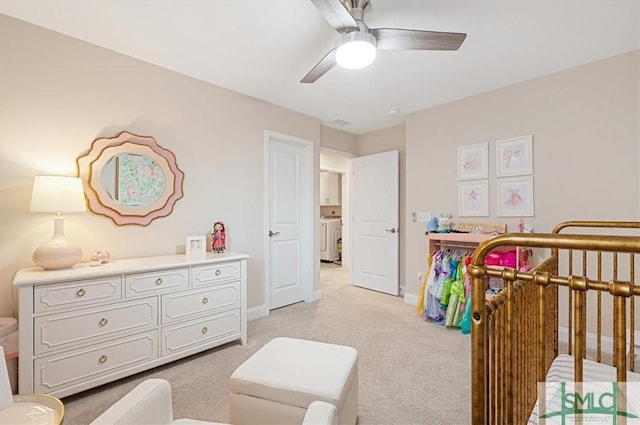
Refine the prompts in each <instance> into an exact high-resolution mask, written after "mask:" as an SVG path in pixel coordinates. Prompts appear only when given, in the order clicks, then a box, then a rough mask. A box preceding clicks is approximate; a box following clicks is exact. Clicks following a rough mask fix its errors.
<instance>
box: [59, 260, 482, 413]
mask: <svg viewBox="0 0 640 425" xmlns="http://www.w3.org/2000/svg"><path fill="white" fill-rule="evenodd" d="M347 279H348V272H347V270H346V269H344V268H340V267H337V266H334V265H323V267H322V271H321V280H322V288H321V289H322V300H321V301H319V302H317V303H313V304H305V303H299V304H294V305H292V306H288V307H284V308H281V309H278V310H274V311H271V313H270V315H269V316H268V317H265V318H262V319H258V320H253V321H251V322H249V324H248V333H249V336H248V339H249V342H248V344H247V345H245V346H242V345H240V344H239V343H232V344H227V345H225V346H223V347H219V348H216V349H213V350H209V351H207V352H205V353H201V354H197V355H194V356H191V357H189V358H187V359H183V360H179V361H177V362H174V363H171V364H170V365H166V366H161V367H158V368H155V369H153V370H150V371H147V372H143V373H140V374H137V375H135V376H132V377H129V378H125V379H122V380H120V381H117V382H115V383H111V384H107V385H104V386H102V387H99V388H96V389H93V390H89V391H86V392H83V393H81V394H77V395H74V396H71V397H67V398H65V399H63V401H64V403H65V420H64V425H73V424H88V423H90V422H91V421H92V420H93V419H94V418H96V417H97V416H98V415H99V414H100V413H102V412H103V411H104V410H106V409H107V408H108V407H109V406H111V405H112V404H113V403H114V402H116V401H117V400H118V399H119V398H120V397H122V396H123V395H124V394H126V393H127V392H129V391H130V390H131V389H133V387H135V386H136V385H137V384H138V383H140V382H141V381H143V380H144V379H147V378H151V377H160V378H164V379H167V380H168V381H169V382H170V383H171V387H172V390H173V406H174V416H175V418H192V419H201V420H208V421H214V422H215V421H217V422H227V421H228V401H229V395H228V388H229V376H230V375H231V373H232V372H233V371H234V370H235V369H236V367H238V366H239V365H240V364H241V363H242V362H243V361H244V360H246V359H247V358H248V357H249V356H251V354H253V353H254V352H256V351H257V350H258V349H259V348H260V347H262V346H263V345H264V344H265V343H267V342H268V341H269V340H271V339H272V338H274V337H277V336H288V337H295V338H304V339H311V340H316V341H323V342H330V343H335V344H343V345H350V346H352V347H355V348H357V349H358V351H359V356H360V357H359V362H360V363H359V371H360V394H359V395H360V401H359V410H358V416H359V417H358V424H359V425H377V424H380V425H393V424H398V425H412V424H416V425H417V424H420V425H422V424H430V425H438V424H467V423H469V422H470V417H471V394H470V382H471V378H470V338H469V336H468V335H463V334H462V333H460V331H459V330H454V329H448V328H444V327H442V326H437V325H434V324H432V323H427V322H425V321H424V320H423V319H421V318H420V317H418V316H417V314H416V312H415V308H414V307H412V306H409V305H406V304H404V303H403V300H402V298H401V297H393V296H390V295H386V294H381V293H378V292H375V291H369V290H366V289H362V288H357V287H354V286H351V285H348V284H346V283H345V282H346V281H347Z"/></svg>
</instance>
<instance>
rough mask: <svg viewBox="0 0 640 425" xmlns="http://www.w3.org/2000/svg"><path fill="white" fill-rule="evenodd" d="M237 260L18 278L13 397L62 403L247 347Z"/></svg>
mask: <svg viewBox="0 0 640 425" xmlns="http://www.w3.org/2000/svg"><path fill="white" fill-rule="evenodd" d="M247 258H248V256H247V255H245V254H238V253H233V252H226V253H224V254H214V253H207V254H206V256H204V255H203V256H196V257H187V256H185V255H168V256H161V257H148V258H135V259H126V260H114V261H112V262H110V263H107V264H103V265H100V266H96V267H90V266H89V265H88V264H79V265H76V266H74V267H73V268H71V269H67V270H52V271H44V270H42V269H40V268H29V269H22V270H20V271H18V272H17V273H16V275H15V277H14V280H13V284H14V286H15V287H16V288H17V289H18V298H19V308H20V311H19V321H18V323H19V327H20V331H19V332H20V334H19V337H20V342H19V391H20V393H31V392H36V393H48V394H52V395H55V396H57V397H65V396H68V395H70V394H74V393H77V392H80V391H84V390H86V389H89V388H92V387H95V386H98V385H101V384H104V383H106V382H110V381H113V380H116V379H119V378H122V377H125V376H128V375H131V374H134V373H137V372H140V371H142V370H145V369H149V368H152V367H155V366H158V365H161V364H164V363H168V362H171V361H173V360H176V359H179V358H182V357H185V356H188V355H191V354H194V353H198V352H200V351H204V350H207V349H209V348H212V347H216V346H218V345H221V344H225V343H227V342H230V341H234V340H241V342H242V344H245V343H246V341H247V319H246V317H247V315H246V304H247V303H246V299H247V295H246V288H247Z"/></svg>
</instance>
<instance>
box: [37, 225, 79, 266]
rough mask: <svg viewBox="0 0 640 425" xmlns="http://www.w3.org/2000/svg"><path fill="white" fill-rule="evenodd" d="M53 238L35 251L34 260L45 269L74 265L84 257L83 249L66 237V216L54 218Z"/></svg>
mask: <svg viewBox="0 0 640 425" xmlns="http://www.w3.org/2000/svg"><path fill="white" fill-rule="evenodd" d="M54 223H55V225H54V231H53V238H51V240H50V241H49V242H47V243H45V244H44V245H42V246H40V247H39V248H38V249H36V250H35V251H34V252H33V262H34V263H36V264H37V265H38V266H40V267H42V268H43V269H45V270H59V269H68V268H70V267H73V265H74V264H76V263H77V262H78V261H80V259H81V258H82V250H81V249H80V247H79V246H78V245H76V244H74V243H71V242H69V241H67V239H66V238H65V237H64V217H62V216H56V217H55V219H54Z"/></svg>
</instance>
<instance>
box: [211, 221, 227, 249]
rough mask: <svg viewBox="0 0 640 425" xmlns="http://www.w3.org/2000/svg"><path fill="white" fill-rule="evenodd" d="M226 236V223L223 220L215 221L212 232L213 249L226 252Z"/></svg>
mask: <svg viewBox="0 0 640 425" xmlns="http://www.w3.org/2000/svg"><path fill="white" fill-rule="evenodd" d="M226 237H227V236H226V230H225V229H224V223H223V222H221V221H216V222H215V223H213V231H212V232H211V251H213V252H217V253H222V252H224V248H225V240H226Z"/></svg>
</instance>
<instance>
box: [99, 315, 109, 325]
mask: <svg viewBox="0 0 640 425" xmlns="http://www.w3.org/2000/svg"><path fill="white" fill-rule="evenodd" d="M107 322H108V320H107V319H105V318H104V317H103V318H102V319H100V321H99V322H98V326H100V327H103V326H104V325H106V324H107Z"/></svg>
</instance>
